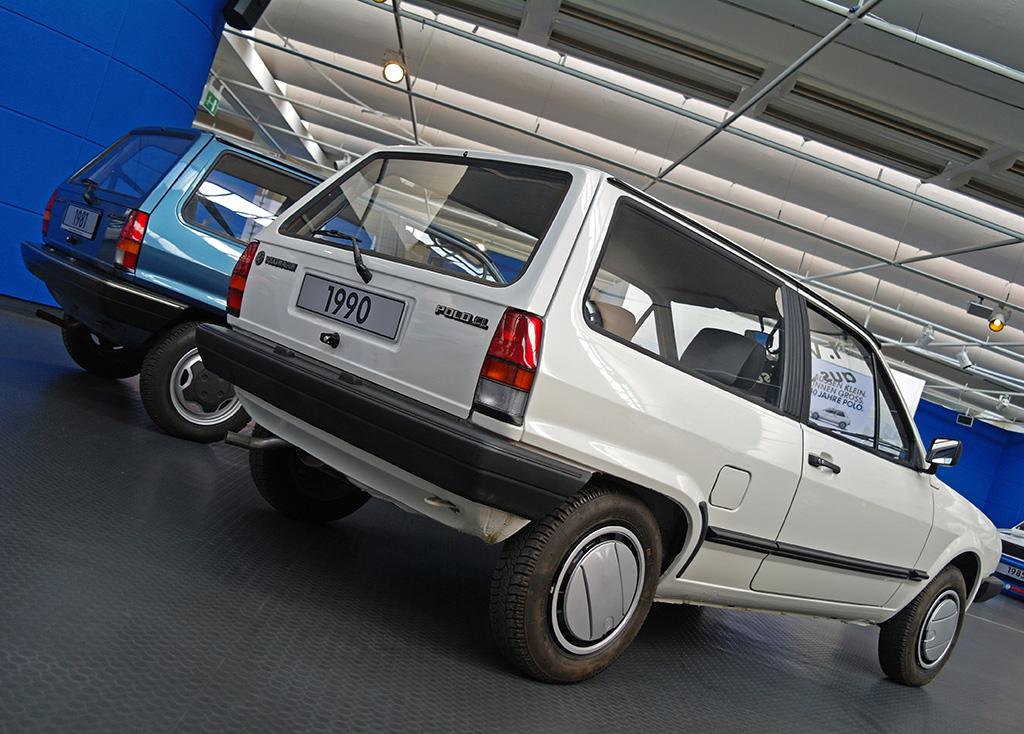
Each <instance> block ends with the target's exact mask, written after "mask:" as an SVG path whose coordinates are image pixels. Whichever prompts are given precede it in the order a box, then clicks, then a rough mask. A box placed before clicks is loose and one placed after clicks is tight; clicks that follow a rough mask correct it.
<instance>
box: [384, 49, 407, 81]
mask: <svg viewBox="0 0 1024 734" xmlns="http://www.w3.org/2000/svg"><path fill="white" fill-rule="evenodd" d="M383 72H384V78H385V79H387V80H388V81H389V82H391V83H392V84H399V83H400V82H401V81H402V80H403V79H405V64H403V63H402V60H401V58H400V57H399V55H398V54H397V53H395V52H394V51H388V52H387V54H386V55H385V56H384V69H383Z"/></svg>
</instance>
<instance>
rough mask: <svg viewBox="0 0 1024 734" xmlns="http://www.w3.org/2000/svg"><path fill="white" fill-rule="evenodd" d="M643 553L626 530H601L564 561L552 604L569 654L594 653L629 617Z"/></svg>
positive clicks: (635, 600) (641, 571)
mask: <svg viewBox="0 0 1024 734" xmlns="http://www.w3.org/2000/svg"><path fill="white" fill-rule="evenodd" d="M643 557H644V554H643V548H642V546H641V543H640V540H639V539H638V538H637V537H636V535H634V534H633V533H632V532H631V531H630V530H628V529H626V528H624V527H621V526H613V527H605V528H600V529H598V530H595V531H593V532H592V533H590V534H589V535H587V536H586V537H584V538H583V539H582V540H581V541H580V542H579V543H577V544H576V546H575V547H574V548H573V550H572V551H571V552H570V553H569V555H568V556H567V560H566V562H565V563H564V564H563V566H562V568H561V570H560V571H559V574H558V578H557V580H556V581H555V585H554V588H553V594H552V600H551V617H552V619H553V620H554V632H555V638H556V639H557V640H558V642H559V644H560V645H561V646H562V647H563V648H564V649H565V650H567V651H569V652H572V653H576V654H580V655H583V654H588V653H592V652H596V651H598V650H600V649H601V648H603V647H605V646H607V645H608V644H610V643H611V642H612V640H614V639H615V638H616V636H618V634H619V633H620V632H621V631H622V629H623V628H624V627H625V624H626V622H627V621H628V620H629V619H630V618H631V617H632V616H633V612H634V611H636V608H637V605H638V604H639V602H640V590H641V589H642V588H643V585H644V563H643Z"/></svg>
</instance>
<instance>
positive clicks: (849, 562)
mask: <svg viewBox="0 0 1024 734" xmlns="http://www.w3.org/2000/svg"><path fill="white" fill-rule="evenodd" d="M706 540H707V542H708V543H718V544H720V545H728V546H731V547H733V548H742V549H743V550H749V551H754V552H755V553H766V554H768V555H770V556H778V557H779V558H789V559H791V560H794V561H802V562H804V563H814V564H817V565H820V566H829V567H831V568H841V569H843V570H845V571H856V572H858V573H866V574H870V575H872V576H885V577H887V578H894V579H908V580H909V581H924V580H925V579H927V578H928V574H927V573H925V572H924V571H921V570H918V569H915V568H903V567H902V566H891V565H889V564H887V563H876V562H874V561H865V560H864V559H862V558H852V557H851V556H842V555H839V554H837V553H829V552H828V551H821V550H815V549H813V548H805V547H804V546H801V545H793V544H792V543H780V542H778V541H775V540H767V539H766V538H759V537H757V536H755V535H747V534H746V533H737V532H734V531H732V530H723V529H722V528H712V527H709V528H708V534H707V538H706Z"/></svg>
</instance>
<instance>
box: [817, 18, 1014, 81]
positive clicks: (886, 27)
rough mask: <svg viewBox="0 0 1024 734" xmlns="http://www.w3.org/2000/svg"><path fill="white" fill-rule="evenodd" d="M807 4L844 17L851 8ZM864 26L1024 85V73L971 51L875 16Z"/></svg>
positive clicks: (865, 21) (865, 19) (866, 20)
mask: <svg viewBox="0 0 1024 734" xmlns="http://www.w3.org/2000/svg"><path fill="white" fill-rule="evenodd" d="M803 1H804V2H805V3H809V4H810V5H815V6H817V7H819V8H824V9H825V10H830V11H832V12H833V13H836V14H839V15H844V14H846V13H847V12H848V11H849V8H848V7H847V6H845V5H842V4H840V3H834V2H830V0H803ZM862 22H863V23H864V25H866V26H870V27H872V28H874V29H876V30H880V31H883V32H885V33H888V34H890V35H893V36H897V37H899V38H902V39H903V40H905V41H910V42H911V43H913V44H916V45H918V46H923V47H924V48H927V49H929V50H931V51H937V52H938V53H940V54H943V55H945V56H949V57H950V58H953V59H956V60H957V61H962V62H964V63H967V64H970V65H972V66H976V67H978V68H979V69H984V70H985V71H990V72H992V73H993V74H998V75H1000V76H1004V77H1006V78H1007V79H1012V80H1013V81H1015V82H1022V83H1024V71H1019V70H1017V69H1013V68H1011V67H1009V66H1005V65H1003V64H1000V63H998V62H996V61H992V60H991V59H986V58H985V57H984V56H979V55H977V54H972V53H971V52H970V51H964V50H963V49H962V48H955V47H953V46H950V45H948V44H945V43H942V42H941V41H936V40H934V39H932V38H928V37H927V36H922V35H921V34H920V33H917V32H916V31H912V30H910V29H909V28H904V27H903V26H900V25H896V24H895V23H890V22H888V21H886V20H882V19H881V18H879V17H877V16H873V15H869V16H866V17H865V18H864V19H863V21H862Z"/></svg>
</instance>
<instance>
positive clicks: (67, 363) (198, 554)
mask: <svg viewBox="0 0 1024 734" xmlns="http://www.w3.org/2000/svg"><path fill="white" fill-rule="evenodd" d="M34 309H35V306H30V305H29V304H26V303H23V302H19V301H13V300H10V299H0V343H2V347H0V732H4V733H5V734H13V733H15V732H75V733H76V734H81V733H84V732H558V734H574V733H576V732H581V733H587V732H705V731H714V732H786V733H787V734H791V733H794V732H815V733H818V732H886V733H888V732H899V733H900V734H916V733H918V732H921V733H924V732H927V733H928V734H937V733H939V732H1019V731H1020V715H1019V712H1020V710H1021V703H1020V698H1021V693H1020V690H1021V685H1022V683H1024V603H1022V602H1019V601H1016V600H1014V599H1010V598H1008V597H1005V596H1000V597H998V598H996V599H994V600H992V601H990V602H988V603H987V604H984V605H977V606H975V607H973V608H972V609H971V612H970V614H969V618H968V619H967V620H966V622H965V625H964V629H963V633H962V635H961V638H960V642H959V645H958V647H957V649H956V651H955V652H954V655H953V658H952V660H951V661H950V662H949V664H948V665H947V666H946V669H945V670H944V671H943V672H942V673H941V674H940V675H939V677H938V678H937V679H936V680H935V681H934V682H933V683H932V684H930V685H929V686H926V687H924V688H920V689H911V688H904V687H902V686H898V685H896V684H894V683H892V682H890V681H888V680H887V679H885V678H884V677H883V676H882V674H881V671H880V669H879V668H878V664H877V661H876V641H877V636H878V632H877V629H875V628H870V627H856V626H852V625H843V624H839V623H836V622H829V621H823V620H814V619H804V618H798V617H788V616H780V615H769V614H755V613H749V612H742V611H733V610H720V609H699V608H691V607H685V606H675V605H665V604H656V605H655V606H654V609H653V610H652V612H651V614H650V616H649V617H648V620H647V622H646V624H645V625H644V628H643V629H642V630H641V631H640V634H639V635H638V637H637V639H636V641H635V642H634V643H633V645H632V646H631V647H630V648H629V649H628V650H627V651H626V653H625V654H624V655H623V656H622V657H621V658H620V659H619V660H618V661H617V662H616V663H615V664H614V665H613V666H612V667H611V668H610V669H608V670H607V671H605V672H604V673H602V674H601V675H599V676H598V677H597V678H594V679H592V680H590V681H587V682H584V683H581V684H577V685H573V686H551V685H544V684H541V683H536V682H534V681H532V680H529V679H526V678H523V677H521V676H520V675H518V674H517V673H516V672H514V671H513V670H512V669H510V668H509V667H508V665H507V664H506V663H505V662H504V661H503V659H502V658H501V657H500V655H499V653H498V651H497V648H496V647H495V645H494V643H493V642H492V640H491V633H490V628H489V624H488V618H487V596H488V587H489V583H490V576H491V570H492V567H493V565H494V563H495V561H496V559H497V555H498V548H496V547H488V546H486V545H484V544H483V543H482V542H480V541H478V540H476V539H474V538H471V537H469V536H464V535H460V534H458V533H456V532H454V531H452V530H449V529H446V528H444V527H441V526H439V525H436V524H434V523H433V522H431V521H429V520H426V519H424V518H421V517H418V516H414V515H410V514H406V513H403V512H402V511H400V510H397V509H395V508H394V507H392V506H390V505H388V504H386V503H384V502H382V501H380V500H371V502H370V503H369V504H367V505H366V506H365V507H364V508H363V509H361V510H359V511H358V512H357V513H355V514H354V515H351V516H350V517H348V518H345V519H344V520H341V521H339V522H336V523H332V524H330V525H326V526H322V527H309V526H305V525H302V524H299V523H296V522H292V521H290V520H287V519H286V518H284V517H282V516H280V515H278V514H276V513H275V512H274V511H273V510H271V509H270V508H269V507H268V506H267V505H266V504H265V503H264V502H263V501H262V499H261V498H260V497H259V495H258V494H257V492H256V490H255V489H254V488H253V487H252V486H251V484H250V481H249V474H248V464H247V458H246V454H245V452H244V451H243V450H241V449H237V448H232V447H229V446H226V445H224V444H212V445H200V444H194V443H188V442H185V441H181V440H177V439H173V438H170V437H169V436H166V435H164V434H163V433H161V432H160V431H159V430H158V429H157V428H156V427H155V426H153V424H152V423H150V422H149V419H148V417H147V416H146V414H145V412H144V411H143V409H142V405H141V403H140V400H139V395H138V382H137V379H129V380H103V379H100V378H97V377H93V376H91V375H89V374H87V373H85V372H83V371H82V370H80V369H78V368H77V367H76V366H75V365H74V364H73V363H72V362H71V360H70V359H69V358H68V357H67V356H66V354H65V353H64V350H63V347H62V345H61V339H60V333H59V330H58V329H57V328H56V327H54V326H52V325H49V324H47V323H45V322H43V321H41V320H39V319H36V318H34V317H32V316H31V315H30V314H31V312H32V311H34Z"/></svg>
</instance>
